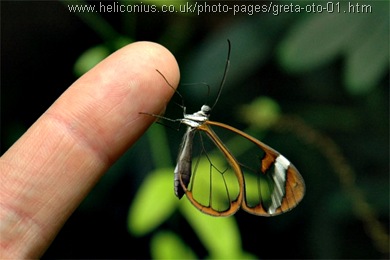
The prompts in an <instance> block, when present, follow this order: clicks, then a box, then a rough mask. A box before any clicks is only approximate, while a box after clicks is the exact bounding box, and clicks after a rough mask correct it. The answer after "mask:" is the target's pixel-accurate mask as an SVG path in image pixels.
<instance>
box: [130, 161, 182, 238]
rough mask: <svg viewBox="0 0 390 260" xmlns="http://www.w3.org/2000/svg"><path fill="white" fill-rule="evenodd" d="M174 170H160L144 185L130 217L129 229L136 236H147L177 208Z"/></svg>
mask: <svg viewBox="0 0 390 260" xmlns="http://www.w3.org/2000/svg"><path fill="white" fill-rule="evenodd" d="M172 177H173V169H172V168H165V169H158V170H156V171H154V172H152V173H150V174H149V175H148V176H147V177H146V179H145V181H144V182H143V183H142V185H141V187H140V189H139V191H138V193H137V195H136V197H135V198H134V201H133V204H132V205H131V207H130V210H129V215H128V228H129V230H130V232H131V233H133V234H134V235H145V234H146V233H148V232H150V231H152V230H153V229H155V228H156V227H157V226H159V225H160V224H161V223H162V222H164V221H165V220H166V219H167V218H168V217H169V216H170V215H171V214H172V212H173V211H174V210H175V208H176V207H177V205H178V204H177V203H178V200H177V198H176V197H175V196H174V195H173V187H172V183H173V178H172Z"/></svg>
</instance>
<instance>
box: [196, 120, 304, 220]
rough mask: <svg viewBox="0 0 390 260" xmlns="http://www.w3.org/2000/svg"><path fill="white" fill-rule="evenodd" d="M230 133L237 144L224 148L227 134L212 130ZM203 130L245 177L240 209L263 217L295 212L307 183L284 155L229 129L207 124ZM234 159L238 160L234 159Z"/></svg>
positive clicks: (229, 127) (238, 131) (237, 171)
mask: <svg viewBox="0 0 390 260" xmlns="http://www.w3.org/2000/svg"><path fill="white" fill-rule="evenodd" d="M211 126H216V127H215V129H214V130H219V129H222V130H228V131H225V132H233V133H234V134H235V137H234V141H230V142H229V143H226V144H223V143H222V142H221V141H220V140H219V137H218V136H217V134H218V135H220V136H224V133H220V132H219V131H217V134H215V132H214V131H213V130H211ZM199 129H200V130H202V131H204V132H206V133H208V136H209V137H210V138H212V139H215V140H213V141H214V143H216V144H217V143H220V145H219V146H218V148H219V149H220V150H221V151H222V150H227V151H228V154H229V155H230V156H231V158H230V159H229V158H227V159H228V161H235V162H236V163H237V164H239V166H240V170H238V169H235V168H234V169H233V170H235V171H236V174H237V175H240V174H241V175H242V176H243V179H244V183H243V184H242V185H240V187H241V188H242V189H243V193H244V194H243V199H242V201H241V206H242V208H243V209H244V210H246V211H247V212H249V213H251V214H255V215H260V216H275V215H278V214H281V213H284V212H286V211H289V210H291V209H292V208H294V207H295V206H296V205H297V204H298V203H299V202H300V201H301V200H302V198H303V196H304V194H305V183H304V181H303V178H302V176H301V175H300V173H299V172H298V170H297V169H296V168H295V166H294V165H292V164H291V163H290V162H289V161H288V160H287V159H286V158H285V157H284V156H283V155H281V154H280V153H278V152H277V151H275V150H274V149H272V148H270V147H269V146H267V145H265V144H264V143H262V142H260V141H259V140H257V139H255V138H253V137H251V136H249V135H248V134H246V133H244V132H242V131H240V130H238V129H235V128H233V127H231V126H229V125H225V124H222V123H219V122H213V121H207V122H206V123H205V124H203V125H202V126H201V127H199ZM233 155H234V156H235V157H233Z"/></svg>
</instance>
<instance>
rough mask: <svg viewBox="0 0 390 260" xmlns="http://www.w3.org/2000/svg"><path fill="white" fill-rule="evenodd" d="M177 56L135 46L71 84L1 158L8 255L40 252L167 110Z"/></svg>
mask: <svg viewBox="0 0 390 260" xmlns="http://www.w3.org/2000/svg"><path fill="white" fill-rule="evenodd" d="M156 69H158V70H159V71H161V72H162V73H163V74H164V76H165V77H166V78H167V79H168V80H169V82H170V83H171V84H172V86H177V84H178V81H179V77H180V76H179V68H178V65H177V62H176V60H175V58H174V57H173V56H172V54H171V53H170V52H169V51H167V50H166V49H165V48H163V47H162V46H160V45H158V44H155V43H151V42H137V43H133V44H130V45H128V46H126V47H124V48H122V49H120V50H118V51H117V52H115V53H114V54H112V55H111V56H109V57H108V58H106V59H105V60H104V61H102V62H101V63H99V64H98V65H96V66H95V67H94V68H93V69H91V70H90V71H89V72H88V73H86V74H85V75H83V76H82V77H81V78H80V79H78V80H77V81H76V82H75V83H74V84H73V85H72V86H71V87H69V88H68V89H67V90H66V91H65V92H64V93H63V94H62V95H61V96H60V97H59V98H58V99H57V100H56V101H55V102H54V104H53V105H52V106H51V107H50V108H49V109H48V110H47V111H46V112H45V113H44V114H43V115H42V116H41V117H40V118H39V119H38V120H37V121H36V122H35V123H34V124H33V125H32V126H31V127H30V129H28V131H27V132H26V133H25V134H24V135H23V136H22V137H21V138H20V139H19V140H18V141H17V142H16V143H15V144H14V145H13V146H12V147H11V148H10V149H9V150H8V151H7V152H6V153H4V154H3V156H2V157H1V158H0V185H1V188H0V258H1V259H4V258H37V257H40V256H41V255H42V254H43V253H44V251H45V250H46V249H47V247H48V246H49V245H50V243H51V241H52V240H53V239H54V237H55V235H56V234H57V232H58V231H59V229H60V228H61V227H62V225H63V224H64V222H65V221H66V219H67V218H68V217H69V216H70V215H71V214H72V212H73V211H74V210H75V209H76V207H77V206H78V205H79V203H80V202H81V201H82V200H83V198H84V197H85V196H86V195H87V193H88V192H89V191H90V190H91V189H92V187H93V186H94V184H95V183H96V182H97V181H98V180H99V179H100V177H101V176H102V175H103V174H104V173H105V172H106V170H107V169H108V168H109V167H110V166H111V165H112V164H113V163H114V162H115V161H116V160H117V159H118V157H120V156H121V155H122V154H123V153H124V152H125V151H126V150H127V149H128V148H129V147H130V146H131V145H132V144H134V142H135V141H136V140H137V139H138V138H139V137H140V136H141V135H142V134H143V133H144V132H145V131H146V129H147V128H148V126H149V125H150V124H151V123H152V122H153V120H154V118H153V117H148V116H145V115H140V114H139V112H149V113H154V114H159V113H161V112H162V111H163V110H164V108H165V105H166V104H167V102H168V101H169V99H170V98H171V96H172V94H173V91H172V89H171V88H170V87H169V86H167V83H166V82H165V80H164V79H163V77H161V75H160V74H158V73H157V72H156Z"/></svg>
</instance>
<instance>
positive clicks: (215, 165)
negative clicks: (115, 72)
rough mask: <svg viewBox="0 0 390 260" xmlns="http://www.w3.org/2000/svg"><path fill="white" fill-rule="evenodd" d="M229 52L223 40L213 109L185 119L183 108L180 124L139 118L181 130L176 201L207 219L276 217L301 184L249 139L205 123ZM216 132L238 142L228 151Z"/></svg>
mask: <svg viewBox="0 0 390 260" xmlns="http://www.w3.org/2000/svg"><path fill="white" fill-rule="evenodd" d="M230 51H231V44H230V41H229V40H228V56H227V61H226V65H225V72H224V75H223V78H222V81H221V84H220V88H219V91H218V94H217V98H216V100H215V103H214V105H213V106H209V105H203V106H202V107H201V109H200V110H199V111H198V112H196V113H193V114H187V113H186V107H185V106H184V104H183V105H182V107H183V118H179V119H170V118H166V117H163V116H159V115H154V114H148V113H144V114H148V115H152V116H155V117H158V118H161V119H166V120H169V121H173V122H178V123H179V124H181V125H185V126H186V132H185V134H184V136H183V141H182V144H181V147H180V150H179V154H178V158H177V164H176V167H175V170H174V192H175V195H176V196H177V197H178V198H179V199H180V198H182V197H183V196H184V194H185V195H186V197H187V198H188V199H189V201H190V202H191V203H192V204H193V205H194V206H195V207H196V208H197V209H199V210H200V211H201V212H203V213H206V214H209V215H212V216H230V215H233V214H234V213H235V212H236V211H237V210H238V209H239V208H242V209H244V210H245V211H247V212H249V213H251V214H254V215H259V216H275V215H279V214H281V213H284V212H287V211H290V210H291V209H293V208H294V207H295V206H296V205H297V204H298V203H299V202H300V201H301V200H302V198H303V196H304V194H305V183H304V180H303V178H302V176H301V174H300V173H299V172H298V170H297V169H296V168H295V166H294V165H293V164H292V163H291V162H290V161H289V160H288V159H286V158H285V157H284V156H283V155H281V154H280V153H279V152H277V151H276V150H274V149H272V148H271V147H269V146H267V145H266V144H264V143H262V142H261V141H259V140H257V139H256V138H254V137H252V136H251V135H249V134H247V133H245V132H242V131H240V130H238V129H236V128H234V127H232V126H229V125H226V124H223V123H220V122H215V121H211V120H209V117H210V113H211V111H212V109H213V107H214V106H215V105H216V103H217V101H218V99H219V97H220V95H221V92H222V88H223V85H224V83H225V80H226V75H227V71H228V68H229V65H230ZM157 72H159V71H158V70H157ZM159 73H160V74H161V72H159ZM161 75H162V74H161ZM162 77H163V78H164V79H165V77H164V76H163V75H162ZM165 81H166V82H167V84H168V85H169V86H170V87H171V88H172V89H173V87H172V86H171V85H170V84H169V82H168V81H167V80H166V79H165ZM174 91H175V92H177V91H176V90H174ZM177 93H178V92H177ZM178 94H179V93H178ZM179 95H180V94H179ZM180 96H181V95H180ZM216 129H219V130H222V131H224V132H225V134H226V132H227V133H230V134H233V135H235V137H239V138H238V139H237V138H235V139H234V141H233V142H231V144H233V145H227V144H226V143H224V142H222V141H221V139H220V137H219V135H218V134H217V133H216V131H215V130H216ZM225 134H224V136H225ZM215 147H216V148H217V149H215ZM249 147H251V148H249ZM195 148H196V149H195ZM195 150H196V152H195ZM237 151H238V152H237ZM235 154H240V156H239V157H240V158H238V156H236V155H235ZM195 155H196V156H195ZM241 158H242V159H241Z"/></svg>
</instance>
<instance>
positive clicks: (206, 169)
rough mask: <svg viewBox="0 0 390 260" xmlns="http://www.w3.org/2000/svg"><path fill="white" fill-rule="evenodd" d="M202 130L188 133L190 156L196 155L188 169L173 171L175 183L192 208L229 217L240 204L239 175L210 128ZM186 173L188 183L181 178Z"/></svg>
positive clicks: (231, 156) (231, 159)
mask: <svg viewBox="0 0 390 260" xmlns="http://www.w3.org/2000/svg"><path fill="white" fill-rule="evenodd" d="M204 126H205V127H203V126H201V127H199V128H196V129H195V128H192V129H191V130H190V133H191V135H192V134H193V136H191V139H193V140H192V141H193V142H192V148H191V149H192V153H193V154H194V155H198V156H197V157H193V158H192V166H191V169H189V170H186V171H175V175H176V174H177V177H178V179H179V182H180V185H181V187H180V189H182V190H184V192H185V193H186V196H187V198H188V199H189V200H190V202H191V203H192V204H193V205H194V206H195V207H196V208H198V209H199V210H200V211H202V212H203V213H206V214H209V215H213V216H229V215H232V214H234V213H235V212H236V211H237V210H238V209H239V208H240V206H241V204H242V200H243V185H244V179H243V175H242V172H241V168H240V165H239V164H238V163H237V161H236V160H235V159H234V157H233V155H232V154H231V153H230V151H229V150H228V149H227V148H226V147H225V146H224V145H223V144H222V142H221V141H220V140H219V138H218V136H216V134H215V133H214V132H213V130H212V129H211V128H209V127H207V126H206V125H204ZM187 132H188V130H187ZM189 137H190V136H189ZM183 142H185V140H183ZM215 146H216V147H217V148H218V149H215ZM182 147H184V146H182ZM181 153H182V152H181ZM179 165H180V155H179V160H178V165H177V166H176V169H177V170H178V169H179V168H181V167H179ZM189 171H190V180H188V179H187V175H186V174H185V173H187V172H189Z"/></svg>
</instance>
